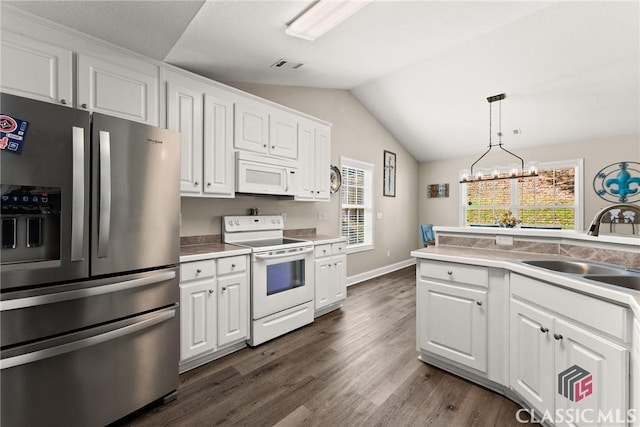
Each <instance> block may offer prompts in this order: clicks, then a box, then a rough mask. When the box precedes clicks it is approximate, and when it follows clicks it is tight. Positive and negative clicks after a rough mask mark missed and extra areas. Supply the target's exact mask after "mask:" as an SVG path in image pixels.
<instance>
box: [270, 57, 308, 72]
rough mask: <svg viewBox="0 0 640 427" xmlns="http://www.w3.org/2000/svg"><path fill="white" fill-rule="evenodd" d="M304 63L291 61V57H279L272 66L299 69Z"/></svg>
mask: <svg viewBox="0 0 640 427" xmlns="http://www.w3.org/2000/svg"><path fill="white" fill-rule="evenodd" d="M303 65H304V62H300V61H291V60H289V59H278V60H277V61H276V62H274V63H273V64H271V68H280V69H283V70H297V69H299V68H300V67H302V66H303Z"/></svg>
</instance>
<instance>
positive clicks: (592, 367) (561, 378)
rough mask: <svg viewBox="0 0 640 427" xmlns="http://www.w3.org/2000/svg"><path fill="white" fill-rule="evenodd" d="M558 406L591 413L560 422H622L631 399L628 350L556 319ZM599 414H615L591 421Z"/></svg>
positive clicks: (571, 411)
mask: <svg viewBox="0 0 640 427" xmlns="http://www.w3.org/2000/svg"><path fill="white" fill-rule="evenodd" d="M554 333H555V335H554V336H555V337H556V339H554V341H555V344H556V347H555V351H556V353H555V374H554V375H553V378H554V381H555V383H556V389H555V392H556V393H555V403H556V406H555V409H556V412H558V411H562V412H561V413H564V414H568V413H574V414H575V413H578V412H580V413H582V414H588V416H585V417H583V419H578V420H577V422H575V423H565V422H561V423H558V425H572V426H573V425H575V426H581V425H598V426H618V425H619V426H622V425H626V423H622V422H617V421H622V420H620V416H618V417H616V415H615V414H621V416H624V414H626V413H627V402H628V399H629V351H628V350H626V349H625V348H623V347H621V346H618V345H616V344H614V343H612V342H610V341H608V340H605V339H603V338H600V337H598V336H596V335H594V334H591V333H589V332H586V331H584V330H582V329H579V328H577V327H576V326H573V325H571V324H569V323H567V322H564V321H562V320H556V327H555V331H554ZM598 414H604V415H605V416H606V414H611V416H612V418H610V419H603V420H601V422H595V423H590V422H589V421H590V420H591V418H595V419H597V416H598Z"/></svg>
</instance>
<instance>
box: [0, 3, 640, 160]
mask: <svg viewBox="0 0 640 427" xmlns="http://www.w3.org/2000/svg"><path fill="white" fill-rule="evenodd" d="M3 3H6V4H10V5H12V6H14V7H17V8H20V9H23V10H25V11H27V12H30V13H33V14H35V15H38V16H41V17H44V18H47V19H50V20H52V21H55V22H58V23H61V24H63V25H66V26H69V27H72V28H75V29H77V30H79V31H82V32H85V33H88V34H91V35H93V36H96V37H99V38H101V39H104V40H107V41H109V42H112V43H115V44H118V45H120V46H123V47H126V48H128V49H131V50H133V51H136V52H139V53H142V54H144V55H147V56H149V57H152V58H155V59H157V60H160V61H165V62H167V63H171V64H174V65H177V66H179V67H182V68H185V69H188V70H191V71H194V72H196V73H199V74H202V75H205V76H208V77H211V78H213V79H216V80H219V81H223V82H229V83H233V82H251V83H263V84H275V85H293V86H311V87H323V88H341V89H348V90H351V91H352V93H353V94H354V95H355V96H356V97H358V98H359V99H360V101H361V102H362V103H363V104H364V105H365V106H366V107H367V108H368V109H369V110H370V111H371V112H372V113H373V114H374V115H375V116H376V117H377V119H378V120H379V121H380V122H382V124H383V125H384V126H385V127H386V128H387V129H388V130H389V131H390V132H391V133H392V134H393V135H394V136H395V137H396V138H397V139H398V140H399V141H400V142H401V143H402V144H403V145H405V146H406V147H407V149H409V151H411V153H412V154H413V155H414V156H415V157H416V158H417V159H418V160H420V161H427V160H437V159H443V158H451V157H458V156H464V155H473V154H477V153H481V152H482V151H484V150H485V149H486V145H487V142H488V141H487V140H488V104H487V101H486V98H487V97H488V96H491V95H495V94H498V93H503V92H504V93H506V94H507V98H506V99H505V100H504V101H503V103H502V126H503V132H504V134H505V137H504V142H505V146H507V147H508V148H510V149H512V150H514V151H517V150H518V148H519V147H530V146H537V145H543V144H556V143H563V142H573V141H580V140H585V139H590V138H606V137H609V136H618V135H640V7H639V3H638V2H637V1H616V2H612V1H585V2H575V1H557V2H540V1H532V2H524V1H507V0H505V1H495V2H488V1H466V2H462V1H376V0H374V1H372V2H371V3H369V4H368V5H367V6H365V7H364V8H363V9H361V10H360V11H359V12H357V13H356V14H355V15H353V16H352V17H350V18H349V19H347V20H346V21H344V22H343V23H341V24H340V25H338V26H337V27H335V28H334V29H333V30H331V31H330V32H328V33H327V34H325V35H324V36H322V37H320V38H319V39H317V40H316V41H313V42H310V41H306V40H302V39H297V38H293V37H289V36H287V35H286V34H285V32H284V29H285V27H286V24H287V23H288V22H289V21H291V20H292V19H293V18H294V17H296V16H297V15H298V14H299V13H300V12H301V11H303V10H304V9H305V8H307V7H308V6H309V5H310V4H311V3H312V2H311V1H308V0H300V1H296V0H279V1H270V0H263V1H206V2H203V1H24V2H23V1H17V2H16V1H4V2H3ZM279 59H287V60H291V61H295V62H302V63H304V65H303V66H302V67H300V68H299V69H297V70H293V69H276V68H272V67H271V65H272V64H273V63H275V62H276V61H277V60H279ZM495 117H496V116H494V119H495ZM494 125H495V122H494ZM513 129H520V130H521V134H520V135H514V134H513V133H512V130H513ZM639 144H640V141H639Z"/></svg>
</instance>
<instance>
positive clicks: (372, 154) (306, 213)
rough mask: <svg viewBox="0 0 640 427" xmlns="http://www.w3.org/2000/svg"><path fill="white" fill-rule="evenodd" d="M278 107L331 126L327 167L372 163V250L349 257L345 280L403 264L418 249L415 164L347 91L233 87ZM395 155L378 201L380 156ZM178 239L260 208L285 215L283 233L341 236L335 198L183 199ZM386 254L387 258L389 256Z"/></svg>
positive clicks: (210, 229)
mask: <svg viewBox="0 0 640 427" xmlns="http://www.w3.org/2000/svg"><path fill="white" fill-rule="evenodd" d="M231 85H233V86H235V87H237V88H239V89H241V90H244V91H246V92H249V93H253V94H255V95H257V96H260V97H262V98H265V99H269V100H271V101H274V102H277V103H279V104H281V105H285V106H287V107H290V108H293V109H295V110H298V111H301V112H304V113H307V114H310V115H312V116H315V117H317V118H319V119H323V120H326V121H328V122H330V123H333V128H332V130H331V164H333V165H339V164H340V156H346V157H349V158H353V159H356V160H361V161H364V162H368V163H372V164H374V165H375V171H374V204H373V207H374V212H376V213H377V212H381V213H382V218H381V219H374V246H375V249H374V250H371V251H364V252H359V253H354V254H350V255H349V256H348V259H347V275H348V276H354V275H357V274H361V273H366V272H368V271H371V270H375V269H378V268H381V267H384V266H388V265H391V264H395V263H398V262H402V261H405V260H407V259H409V258H410V255H409V253H410V252H411V251H412V250H413V249H415V248H417V247H418V244H419V236H418V226H417V224H418V197H417V195H418V192H417V189H418V186H417V184H418V162H417V161H416V159H415V158H414V157H413V156H412V155H411V154H410V153H409V152H408V151H407V150H406V149H405V148H404V147H403V146H402V145H400V143H399V142H398V141H396V139H395V138H393V136H391V135H390V134H389V132H388V131H387V130H386V129H385V128H384V127H383V126H382V125H381V124H380V123H379V122H378V121H377V120H376V119H375V118H374V117H373V116H372V115H371V114H370V113H369V111H367V109H366V108H364V107H363V106H362V104H361V103H360V102H359V101H358V100H357V99H356V98H355V97H354V96H353V95H352V94H351V93H350V92H349V91H346V90H334V89H315V88H303V87H291V86H273V85H257V84H244V83H243V84H240V83H237V84H231ZM384 150H388V151H392V152H394V153H396V155H397V158H396V162H397V176H396V197H383V196H382V165H383V151H384ZM181 205H182V206H181V210H182V227H181V232H180V234H181V235H182V236H190V235H199V234H218V233H220V221H221V216H223V215H238V214H246V210H247V208H250V207H258V208H260V213H261V214H269V213H281V212H286V213H287V222H286V224H285V228H287V229H295V228H316V229H317V232H318V233H320V234H329V235H335V236H337V235H339V234H340V228H339V225H340V217H339V215H340V199H339V193H336V194H333V195H331V201H330V202H293V201H282V200H276V199H274V198H272V197H251V196H238V197H236V198H235V199H229V200H227V199H196V198H182V203H181ZM320 211H323V212H327V214H328V220H327V221H318V220H317V213H318V212H320ZM387 251H388V253H389V255H388V256H387Z"/></svg>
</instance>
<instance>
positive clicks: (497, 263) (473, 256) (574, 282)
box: [411, 246, 640, 318]
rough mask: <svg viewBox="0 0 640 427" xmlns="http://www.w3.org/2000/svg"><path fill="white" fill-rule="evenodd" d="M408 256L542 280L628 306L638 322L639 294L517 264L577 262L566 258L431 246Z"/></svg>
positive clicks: (639, 314) (639, 310)
mask: <svg viewBox="0 0 640 427" xmlns="http://www.w3.org/2000/svg"><path fill="white" fill-rule="evenodd" d="M411 256H413V257H416V258H423V259H432V260H437V261H447V262H457V263H462V264H474V265H482V266H486V267H495V268H502V269H506V270H509V271H512V272H515V273H519V274H523V275H525V276H529V277H534V278H536V279H539V280H543V281H545V282H548V283H551V284H554V285H556V286H560V287H564V288H567V289H570V290H573V291H577V292H581V293H584V294H588V295H591V296H594V297H597V298H600V299H605V300H608V301H611V302H614V303H617V304H622V305H625V306H629V307H630V308H631V309H632V310H633V312H634V315H635V316H636V317H637V318H640V292H635V291H632V290H628V289H626V288H622V287H618V286H613V285H606V284H603V283H600V282H594V281H591V280H587V279H584V278H582V277H580V276H577V275H570V274H564V273H558V272H554V271H552V270H547V269H545V268H541V267H534V266H530V265H527V264H522V263H520V262H518V261H526V260H532V259H554V260H556V259H566V260H570V261H576V259H575V258H567V257H562V256H558V255H545V254H536V253H523V252H516V253H514V252H512V251H502V250H494V249H476V248H465V247H454V246H430V247H428V248H424V249H417V250H415V251H412V252H411ZM617 267H619V266H617Z"/></svg>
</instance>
